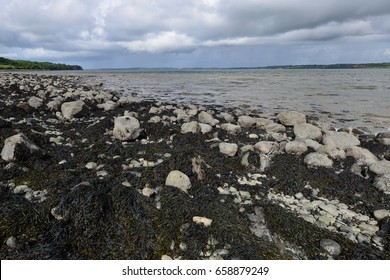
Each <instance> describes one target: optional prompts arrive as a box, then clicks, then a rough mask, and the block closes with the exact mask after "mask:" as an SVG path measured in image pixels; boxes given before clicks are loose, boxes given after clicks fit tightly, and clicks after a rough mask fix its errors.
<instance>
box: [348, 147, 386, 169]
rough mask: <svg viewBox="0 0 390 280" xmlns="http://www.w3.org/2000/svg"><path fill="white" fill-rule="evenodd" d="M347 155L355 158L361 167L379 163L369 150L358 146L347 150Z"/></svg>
mask: <svg viewBox="0 0 390 280" xmlns="http://www.w3.org/2000/svg"><path fill="white" fill-rule="evenodd" d="M346 155H347V156H350V157H353V158H354V159H355V160H356V161H357V164H359V165H371V164H373V163H374V162H377V161H378V158H377V157H376V156H375V155H374V154H373V153H371V152H370V151H369V150H367V149H364V148H361V147H356V146H355V147H352V148H349V149H347V151H346Z"/></svg>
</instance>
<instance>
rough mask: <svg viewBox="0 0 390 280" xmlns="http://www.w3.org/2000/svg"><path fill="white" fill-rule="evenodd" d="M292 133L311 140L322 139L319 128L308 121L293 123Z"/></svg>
mask: <svg viewBox="0 0 390 280" xmlns="http://www.w3.org/2000/svg"><path fill="white" fill-rule="evenodd" d="M294 134H295V137H296V138H302V139H311V140H321V139H322V132H321V129H319V128H318V127H316V126H314V125H312V124H310V123H298V124H296V125H294Z"/></svg>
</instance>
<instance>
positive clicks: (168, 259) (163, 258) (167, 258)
mask: <svg viewBox="0 0 390 280" xmlns="http://www.w3.org/2000/svg"><path fill="white" fill-rule="evenodd" d="M161 260H162V261H172V260H173V259H172V258H171V257H170V256H168V255H162V256H161Z"/></svg>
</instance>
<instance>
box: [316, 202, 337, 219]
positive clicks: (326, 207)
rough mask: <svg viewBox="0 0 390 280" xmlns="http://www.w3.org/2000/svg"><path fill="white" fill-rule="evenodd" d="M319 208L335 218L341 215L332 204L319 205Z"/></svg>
mask: <svg viewBox="0 0 390 280" xmlns="http://www.w3.org/2000/svg"><path fill="white" fill-rule="evenodd" d="M318 207H319V208H321V209H322V210H324V211H326V212H328V213H329V214H331V215H332V216H333V217H337V216H338V215H339V211H338V209H337V207H336V206H335V205H332V204H320V205H318Z"/></svg>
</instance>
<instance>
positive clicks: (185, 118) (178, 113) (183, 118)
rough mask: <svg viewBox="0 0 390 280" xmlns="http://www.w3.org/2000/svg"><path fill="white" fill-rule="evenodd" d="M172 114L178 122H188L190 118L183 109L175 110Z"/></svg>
mask: <svg viewBox="0 0 390 280" xmlns="http://www.w3.org/2000/svg"><path fill="white" fill-rule="evenodd" d="M173 113H174V114H176V118H177V120H178V121H184V122H188V121H189V120H190V117H189V116H188V115H187V113H186V111H184V110H183V109H176V110H174V111H173Z"/></svg>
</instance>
